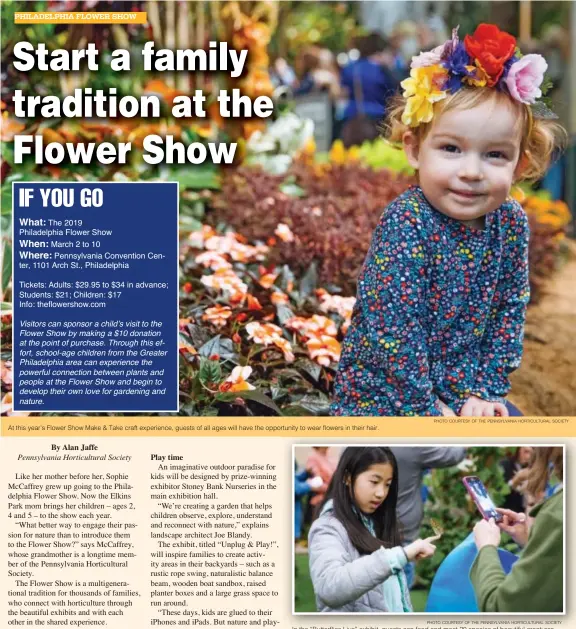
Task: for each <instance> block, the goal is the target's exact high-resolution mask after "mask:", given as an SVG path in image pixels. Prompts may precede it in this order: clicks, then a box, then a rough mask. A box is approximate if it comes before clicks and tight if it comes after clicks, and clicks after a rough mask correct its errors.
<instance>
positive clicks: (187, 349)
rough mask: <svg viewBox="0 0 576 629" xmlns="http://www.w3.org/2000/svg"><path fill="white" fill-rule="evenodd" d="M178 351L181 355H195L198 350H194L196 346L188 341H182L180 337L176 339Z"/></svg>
mask: <svg viewBox="0 0 576 629" xmlns="http://www.w3.org/2000/svg"><path fill="white" fill-rule="evenodd" d="M178 351H179V352H180V353H181V354H182V355H184V354H191V355H192V356H196V354H198V352H197V351H196V348H195V347H193V346H192V345H191V344H190V343H188V341H184V340H183V339H182V337H180V339H179V341H178Z"/></svg>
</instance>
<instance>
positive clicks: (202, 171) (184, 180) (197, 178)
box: [167, 162, 221, 190]
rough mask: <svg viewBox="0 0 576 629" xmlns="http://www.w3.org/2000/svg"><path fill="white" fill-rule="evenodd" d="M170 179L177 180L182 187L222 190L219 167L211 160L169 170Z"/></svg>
mask: <svg viewBox="0 0 576 629" xmlns="http://www.w3.org/2000/svg"><path fill="white" fill-rule="evenodd" d="M167 174H168V179H169V181H177V182H178V183H179V184H180V187H181V188H186V189H190V188H191V189H192V190H205V189H206V188H209V189H211V190H220V187H221V182H220V176H219V171H218V168H217V167H216V166H215V165H214V164H211V163H209V162H205V163H204V164H198V165H194V166H186V167H182V168H178V169H176V168H173V169H170V170H169V171H168V173H167Z"/></svg>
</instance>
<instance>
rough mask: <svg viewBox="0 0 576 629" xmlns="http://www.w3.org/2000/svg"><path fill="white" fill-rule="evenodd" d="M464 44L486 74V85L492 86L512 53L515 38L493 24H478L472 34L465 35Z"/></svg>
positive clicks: (514, 46)
mask: <svg viewBox="0 0 576 629" xmlns="http://www.w3.org/2000/svg"><path fill="white" fill-rule="evenodd" d="M464 46H465V47H466V51H467V52H468V54H469V55H470V56H471V57H472V58H473V59H476V60H477V61H478V63H479V64H480V65H481V66H482V68H483V69H484V71H485V72H486V73H487V74H488V77H489V78H488V80H487V83H486V85H487V86H488V87H494V85H496V83H497V82H498V79H499V78H500V77H501V76H502V72H504V64H505V63H506V62H507V61H508V59H510V57H512V55H513V54H514V50H515V48H516V38H515V37H514V36H513V35H510V33H506V32H504V31H501V30H500V29H499V28H498V27H497V26H496V25H495V24H480V25H479V26H478V28H477V29H476V30H475V31H474V35H472V36H470V35H466V37H465V38H464Z"/></svg>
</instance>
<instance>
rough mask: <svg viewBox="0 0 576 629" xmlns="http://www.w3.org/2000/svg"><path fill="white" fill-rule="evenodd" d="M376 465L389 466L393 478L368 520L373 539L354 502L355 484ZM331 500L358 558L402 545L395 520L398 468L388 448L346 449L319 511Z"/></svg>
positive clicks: (335, 513)
mask: <svg viewBox="0 0 576 629" xmlns="http://www.w3.org/2000/svg"><path fill="white" fill-rule="evenodd" d="M379 463H389V464H390V465H391V466H392V471H393V474H394V475H393V477H392V483H391V485H390V489H389V491H388V496H387V497H386V500H384V502H383V503H382V504H381V505H380V506H379V507H378V509H376V511H375V512H374V513H373V514H371V516H370V517H371V519H372V521H373V523H374V532H375V533H376V536H374V535H372V534H371V533H370V532H369V531H368V529H367V528H366V527H365V525H364V524H363V523H362V519H361V516H360V512H359V509H358V507H357V506H356V504H355V500H354V483H355V481H356V478H357V477H358V476H359V475H360V474H362V472H365V471H366V470H367V469H368V468H370V467H371V466H372V465H377V464H379ZM330 499H332V501H333V510H334V515H335V516H336V518H337V519H338V520H339V521H340V522H341V524H342V525H343V526H344V528H345V529H346V532H347V533H348V536H349V538H350V541H351V542H352V544H353V545H354V546H355V547H356V549H357V550H358V552H360V553H361V554H369V553H373V552H374V551H375V550H378V549H379V548H382V547H384V548H393V547H395V546H399V545H400V544H401V535H400V532H399V526H398V521H397V518H396V503H397V501H398V465H397V463H396V458H395V457H394V454H393V453H392V450H390V448H386V447H358V446H354V447H349V448H346V449H345V450H344V452H343V453H342V456H341V457H340V460H339V462H338V467H337V468H336V471H335V472H334V475H333V476H332V480H331V481H330V485H329V486H328V490H327V492H326V496H325V498H324V501H323V503H322V504H321V505H320V510H321V509H322V507H323V506H324V504H325V503H326V502H327V501H328V500H330Z"/></svg>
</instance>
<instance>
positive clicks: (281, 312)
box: [276, 304, 294, 325]
mask: <svg viewBox="0 0 576 629" xmlns="http://www.w3.org/2000/svg"><path fill="white" fill-rule="evenodd" d="M276 315H277V317H278V321H280V325H284V324H285V323H286V321H288V319H291V318H292V317H293V316H294V313H293V312H292V310H290V308H288V306H285V305H283V304H280V305H279V306H276Z"/></svg>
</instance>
